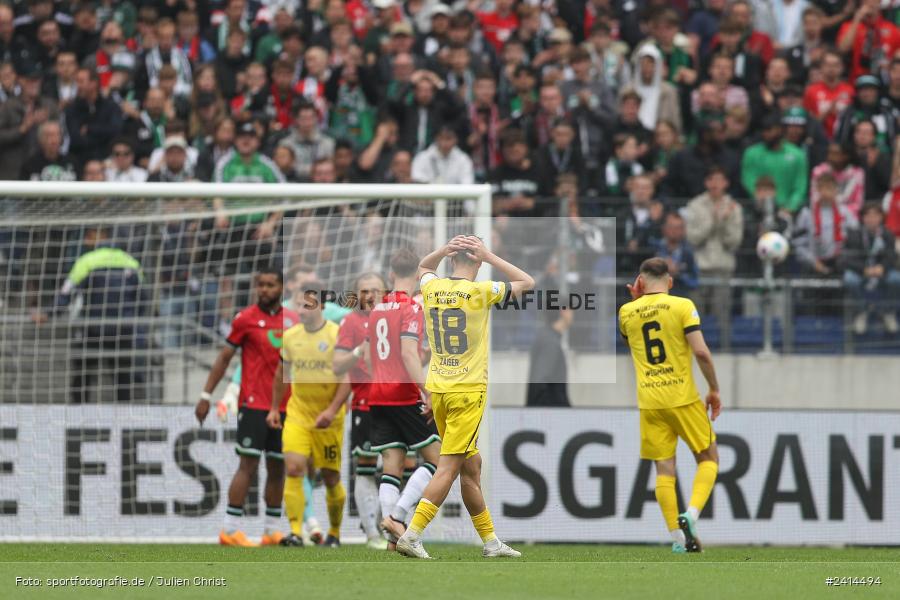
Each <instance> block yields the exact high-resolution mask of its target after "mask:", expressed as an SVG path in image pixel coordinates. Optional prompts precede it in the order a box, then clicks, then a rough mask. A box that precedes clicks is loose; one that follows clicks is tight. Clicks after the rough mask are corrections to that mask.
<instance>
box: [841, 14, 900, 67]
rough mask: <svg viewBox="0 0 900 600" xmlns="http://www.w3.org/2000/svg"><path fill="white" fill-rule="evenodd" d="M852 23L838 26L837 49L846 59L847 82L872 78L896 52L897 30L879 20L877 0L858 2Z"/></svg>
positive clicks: (899, 46)
mask: <svg viewBox="0 0 900 600" xmlns="http://www.w3.org/2000/svg"><path fill="white" fill-rule="evenodd" d="M858 6H859V8H857V10H856V12H855V13H854V14H853V20H852V21H850V22H849V23H847V22H845V23H844V24H843V25H841V29H840V31H839V32H838V37H837V43H838V49H839V50H840V51H841V52H842V53H844V54H845V55H848V56H849V58H850V80H851V81H856V79H857V78H859V77H860V76H862V75H873V76H875V78H876V79H878V78H879V77H881V75H882V73H883V72H886V71H887V66H888V61H890V59H891V57H893V56H894V54H895V53H896V52H897V50H898V49H900V30H898V29H897V27H896V26H895V25H894V24H893V23H891V22H889V21H887V20H885V19H884V18H882V16H881V2H880V0H860V2H859V5H858Z"/></svg>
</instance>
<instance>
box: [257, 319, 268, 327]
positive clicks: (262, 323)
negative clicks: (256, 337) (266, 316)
mask: <svg viewBox="0 0 900 600" xmlns="http://www.w3.org/2000/svg"><path fill="white" fill-rule="evenodd" d="M256 324H257V325H258V326H259V327H265V326H266V322H265V321H263V320H262V319H260V320H259V321H258V322H257V323H256Z"/></svg>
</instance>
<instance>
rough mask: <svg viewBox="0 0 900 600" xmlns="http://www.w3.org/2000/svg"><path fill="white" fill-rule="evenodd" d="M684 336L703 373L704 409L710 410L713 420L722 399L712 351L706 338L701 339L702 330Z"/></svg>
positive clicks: (720, 406) (716, 415)
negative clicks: (707, 389) (706, 389)
mask: <svg viewBox="0 0 900 600" xmlns="http://www.w3.org/2000/svg"><path fill="white" fill-rule="evenodd" d="M686 337H687V341H688V344H690V346H691V351H692V352H693V353H694V358H696V359H697V364H698V365H699V366H700V372H702V373H703V377H705V378H706V383H707V384H708V385H709V392H708V393H707V394H706V409H707V410H709V411H710V418H711V419H712V420H713V421H715V420H716V417H718V416H719V413H721V412H722V401H721V399H720V398H719V380H718V379H716V367H715V365H714V364H713V359H712V352H710V351H709V347H708V346H707V345H706V340H705V339H703V332H702V331H700V330H699V329H698V330H696V331H692V332H690V333H688V334H687V335H686Z"/></svg>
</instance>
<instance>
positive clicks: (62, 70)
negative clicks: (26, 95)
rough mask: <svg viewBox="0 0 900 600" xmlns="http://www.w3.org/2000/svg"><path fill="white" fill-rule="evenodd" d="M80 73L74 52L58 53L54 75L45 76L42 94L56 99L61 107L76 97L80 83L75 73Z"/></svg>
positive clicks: (63, 107)
mask: <svg viewBox="0 0 900 600" xmlns="http://www.w3.org/2000/svg"><path fill="white" fill-rule="evenodd" d="M76 73H78V60H77V59H76V58H75V53H74V52H60V53H59V54H57V55H56V64H55V65H54V68H53V75H52V76H49V77H48V76H46V75H45V76H44V83H43V89H42V93H41V95H42V96H45V97H47V98H52V99H54V100H56V102H57V105H58V106H59V108H60V109H65V107H66V105H68V104H69V102H71V101H72V100H74V99H75V97H76V95H77V94H78V84H77V83H76V82H75V75H76Z"/></svg>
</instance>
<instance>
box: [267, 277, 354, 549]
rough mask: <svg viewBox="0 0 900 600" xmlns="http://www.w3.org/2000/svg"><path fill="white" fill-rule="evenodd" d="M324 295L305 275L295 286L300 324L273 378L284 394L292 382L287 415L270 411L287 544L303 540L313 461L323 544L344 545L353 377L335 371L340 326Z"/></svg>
mask: <svg viewBox="0 0 900 600" xmlns="http://www.w3.org/2000/svg"><path fill="white" fill-rule="evenodd" d="M324 296H325V286H324V284H322V283H321V282H319V281H315V280H309V281H306V282H304V283H303V285H301V286H300V287H299V288H298V289H297V291H296V293H295V295H294V305H295V306H296V308H297V314H298V315H299V318H300V324H299V325H295V326H293V327H291V328H290V329H288V330H287V331H285V332H284V337H283V339H282V343H281V362H280V363H279V364H278V367H277V369H276V370H275V377H274V379H273V380H272V393H273V394H276V395H278V394H282V393H284V390H285V387H286V386H288V385H289V386H290V400H288V404H287V410H286V411H285V413H286V415H285V418H284V419H282V417H281V414H280V413H279V411H277V410H274V409H273V410H270V411H269V414H268V415H267V417H266V423H268V425H269V426H270V427H272V428H275V429H282V441H283V442H282V443H283V449H284V464H285V471H286V475H287V476H286V478H285V483H284V504H285V508H286V509H287V516H288V521H289V522H290V524H291V533H290V535H288V536H287V537H286V538H285V539H284V540H283V541H282V542H281V544H282V545H283V546H302V545H303V537H302V533H303V513H304V510H305V508H306V503H307V502H308V501H310V500H311V499H310V498H307V497H306V491H305V490H304V487H303V480H304V478H305V477H306V474H307V473H308V472H309V471H310V469H311V467H312V465H315V466H316V468H318V469H319V470H320V472H321V474H322V481H323V482H324V483H325V505H326V507H327V508H328V522H329V528H328V535H327V536H326V538H325V541H324V542H323V545H324V546H327V547H333V548H336V547H338V546H340V535H341V521H342V520H343V515H344V501H345V500H346V498H347V493H346V492H345V491H344V486H343V484H342V483H341V448H342V447H343V444H344V405H345V404H346V402H347V399H348V398H349V397H350V382H349V379H348V378H347V377H346V375H343V376H339V375H335V373H334V371H333V370H332V369H333V364H334V348H335V345H336V342H337V337H338V329H339V326H338V325H337V323H334V322H332V321H328V320H326V319H325V315H324V314H323V308H324V306H323V304H324V303H323V298H324ZM285 371H287V377H285ZM282 423H283V424H282Z"/></svg>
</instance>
